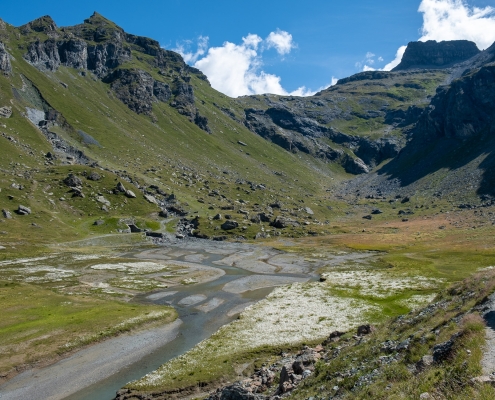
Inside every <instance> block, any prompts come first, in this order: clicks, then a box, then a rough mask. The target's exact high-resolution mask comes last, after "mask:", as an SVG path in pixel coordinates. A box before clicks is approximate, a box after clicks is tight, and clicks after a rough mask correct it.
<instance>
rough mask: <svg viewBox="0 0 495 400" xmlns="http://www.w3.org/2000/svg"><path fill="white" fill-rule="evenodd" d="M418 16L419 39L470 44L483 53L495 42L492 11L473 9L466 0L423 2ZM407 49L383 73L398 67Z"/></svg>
mask: <svg viewBox="0 0 495 400" xmlns="http://www.w3.org/2000/svg"><path fill="white" fill-rule="evenodd" d="M418 11H419V12H421V13H423V26H422V28H421V34H422V36H421V37H420V38H419V41H421V42H425V41H427V40H436V41H439V42H440V41H442V40H471V41H473V42H475V43H476V45H477V46H478V47H479V48H480V49H481V50H484V49H486V48H487V47H489V46H491V45H492V44H493V42H495V8H494V7H490V6H487V7H483V8H480V7H473V6H470V5H469V4H468V3H467V2H466V1H465V0H422V1H421V4H420V5H419V9H418ZM405 50H406V46H402V47H400V48H399V50H398V51H397V55H396V57H395V60H393V61H392V62H390V63H389V64H387V65H386V66H385V67H384V68H383V69H384V70H385V71H390V70H391V69H392V68H394V67H396V66H397V65H399V63H400V62H401V60H402V56H403V55H404V51H405Z"/></svg>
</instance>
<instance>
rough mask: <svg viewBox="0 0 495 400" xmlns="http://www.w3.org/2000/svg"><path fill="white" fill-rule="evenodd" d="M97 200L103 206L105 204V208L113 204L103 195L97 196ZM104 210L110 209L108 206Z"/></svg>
mask: <svg viewBox="0 0 495 400" xmlns="http://www.w3.org/2000/svg"><path fill="white" fill-rule="evenodd" d="M96 201H97V202H98V203H101V204H103V206H105V208H106V207H110V205H111V203H110V202H109V201H108V200H107V199H106V198H105V197H103V196H98V197H97V198H96ZM102 210H103V207H102ZM103 211H108V208H106V209H105V210H103Z"/></svg>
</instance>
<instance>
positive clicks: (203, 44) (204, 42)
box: [173, 36, 209, 64]
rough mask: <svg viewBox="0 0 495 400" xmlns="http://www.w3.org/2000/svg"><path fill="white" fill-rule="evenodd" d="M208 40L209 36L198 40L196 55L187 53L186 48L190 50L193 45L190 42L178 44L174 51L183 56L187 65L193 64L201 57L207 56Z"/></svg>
mask: <svg viewBox="0 0 495 400" xmlns="http://www.w3.org/2000/svg"><path fill="white" fill-rule="evenodd" d="M208 40H209V38H208V36H200V37H199V38H198V46H197V49H196V51H195V52H194V53H193V52H188V51H186V48H189V47H190V46H191V44H192V42H191V41H190V40H186V41H184V42H183V43H180V44H177V47H176V48H175V49H173V50H174V51H176V52H177V53H179V54H180V55H182V57H183V58H184V61H185V62H186V63H189V64H193V63H195V62H196V60H197V59H198V58H199V57H201V56H204V55H205V53H206V50H207V49H208Z"/></svg>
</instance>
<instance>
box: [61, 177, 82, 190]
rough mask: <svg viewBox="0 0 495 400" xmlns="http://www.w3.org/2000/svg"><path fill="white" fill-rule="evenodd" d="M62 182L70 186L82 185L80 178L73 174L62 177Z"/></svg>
mask: <svg viewBox="0 0 495 400" xmlns="http://www.w3.org/2000/svg"><path fill="white" fill-rule="evenodd" d="M64 183H65V184H66V185H67V186H69V187H71V188H75V187H81V186H82V180H81V179H80V178H79V177H77V176H75V175H74V174H69V175H68V176H67V178H65V179H64Z"/></svg>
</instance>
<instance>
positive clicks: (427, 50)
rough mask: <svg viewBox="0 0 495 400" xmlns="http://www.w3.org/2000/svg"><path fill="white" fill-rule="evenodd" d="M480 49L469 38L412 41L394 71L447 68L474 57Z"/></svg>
mask: <svg viewBox="0 0 495 400" xmlns="http://www.w3.org/2000/svg"><path fill="white" fill-rule="evenodd" d="M479 52H480V50H479V49H478V47H476V44H475V43H474V42H470V41H469V40H451V41H443V42H437V41H436V40H428V41H426V42H411V43H409V44H408V45H407V48H406V51H405V52H404V56H403V57H402V61H401V62H400V64H399V65H397V66H396V67H395V68H394V69H393V71H400V70H406V69H414V68H420V69H428V68H445V67H448V66H452V65H454V64H456V63H459V62H462V61H465V60H468V59H470V58H471V57H474V56H475V55H476V54H478V53H479Z"/></svg>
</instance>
